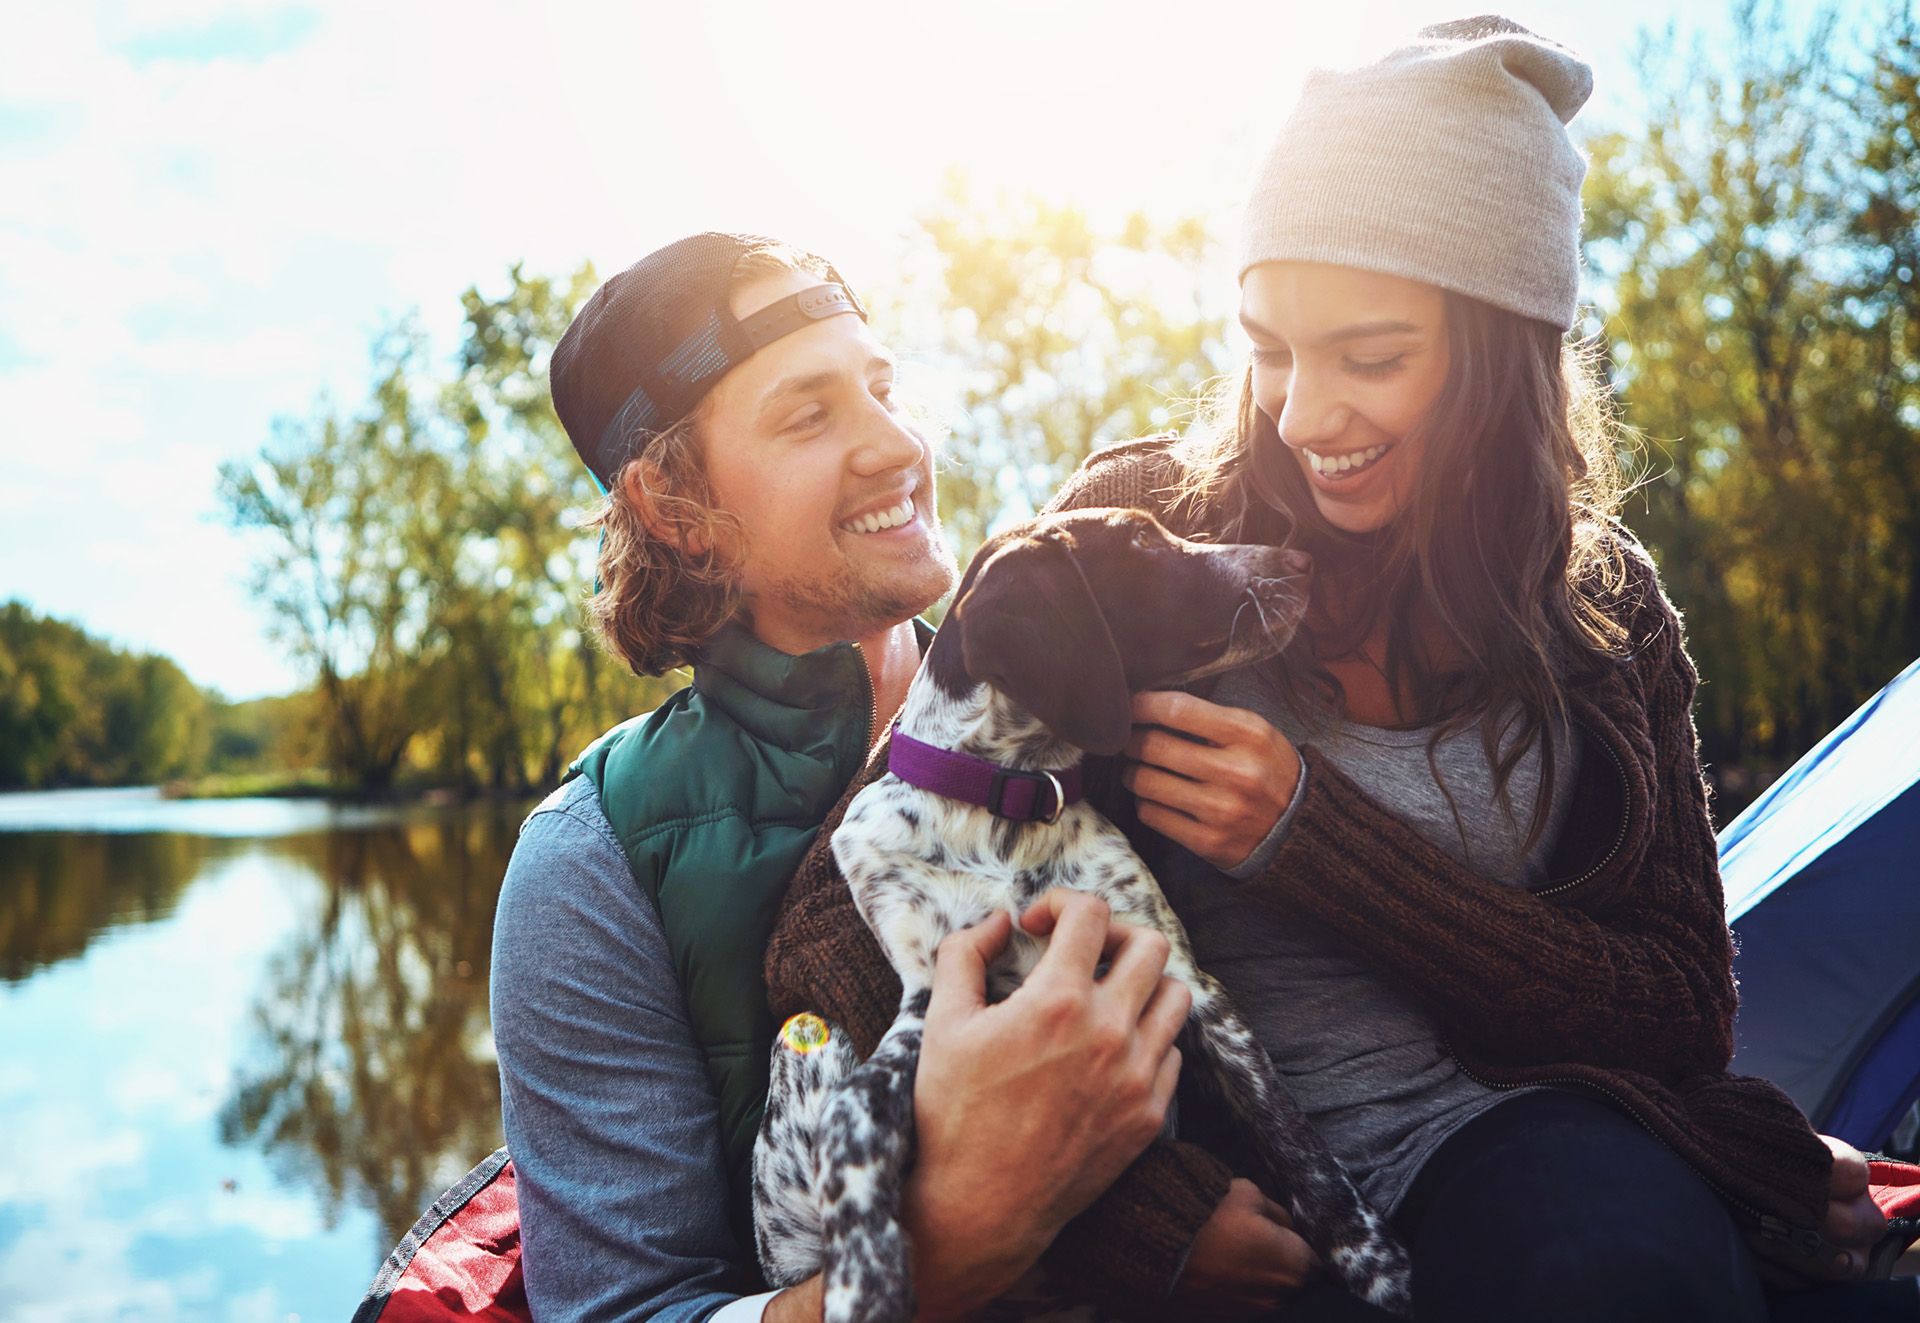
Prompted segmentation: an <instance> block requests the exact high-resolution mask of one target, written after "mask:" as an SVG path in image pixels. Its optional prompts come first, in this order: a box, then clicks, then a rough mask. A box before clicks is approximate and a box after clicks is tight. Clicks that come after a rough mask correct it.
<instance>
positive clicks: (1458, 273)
mask: <svg viewBox="0 0 1920 1323" xmlns="http://www.w3.org/2000/svg"><path fill="white" fill-rule="evenodd" d="M1592 91H1593V71H1592V70H1591V69H1589V68H1588V67H1587V64H1586V61H1584V60H1582V59H1581V58H1580V57H1579V56H1577V55H1575V54H1574V53H1573V52H1572V51H1570V50H1568V49H1566V47H1564V46H1559V45H1556V44H1555V43H1553V42H1551V41H1548V40H1546V39H1545V38H1543V37H1537V36H1535V35H1534V34H1533V33H1531V32H1529V31H1527V30H1526V29H1525V28H1523V27H1521V26H1520V25H1519V24H1517V23H1514V22H1512V21H1510V20H1508V19H1504V18H1499V17H1496V16H1492V15H1487V16H1483V17H1480V18H1467V19H1457V20H1455V21H1453V22H1449V23H1438V24H1435V25H1434V26H1432V27H1428V28H1423V29H1421V31H1420V34H1419V38H1418V39H1417V40H1416V41H1415V42H1414V43H1413V44H1412V45H1409V46H1403V47H1401V48H1400V49H1398V50H1396V51H1394V52H1393V53H1392V54H1390V55H1388V56H1386V57H1385V58H1383V59H1381V60H1378V61H1376V62H1375V63H1372V64H1368V65H1363V66H1361V67H1360V68H1357V69H1316V70H1314V71H1313V72H1312V73H1311V74H1309V75H1308V76H1307V84H1306V88H1305V90H1304V91H1303V92H1302V93H1301V95H1300V103H1299V105H1298V106H1296V107H1295V109H1294V111H1293V114H1292V115H1290V116H1289V117H1288V119H1287V123H1286V127H1285V128H1283V129H1281V131H1280V139H1279V141H1278V142H1276V143H1274V145H1273V150H1272V151H1271V152H1270V153H1269V154H1268V156H1267V160H1266V164H1265V165H1264V166H1262V167H1261V170H1260V175H1259V179H1258V181H1257V182H1256V183H1255V184H1254V188H1253V196H1252V197H1251V198H1250V199H1249V200H1248V202H1247V211H1246V226H1245V232H1244V236H1243V241H1242V245H1241V250H1240V275H1241V276H1242V278H1244V277H1245V276H1246V273H1247V268H1248V267H1251V266H1253V265H1255V264H1256V263H1260V262H1280V261H1300V262H1326V263H1330V264H1334V265H1338V266H1353V267H1360V268H1361V269H1363V270H1367V271H1381V272H1385V273H1386V274H1388V275H1395V276H1405V277H1407V278H1409V279H1412V280H1419V281H1424V282H1426V283H1427V284H1430V285H1438V286H1440V287H1441V288H1442V289H1450V290H1453V291H1455V292H1457V293H1460V294H1467V295H1470V296H1472V297H1473V298H1476V299H1480V300H1482V301H1484V302H1487V303H1491V304H1494V305H1496V306H1498V307H1502V308H1507V309H1510V310H1511V311H1513V312H1517V313H1521V314H1523V315H1525V316H1528V317H1535V318H1538V319H1539V320H1541V321H1544V322H1551V323H1553V324H1554V325H1555V326H1558V327H1560V328H1561V329H1562V330H1567V329H1570V328H1571V327H1572V326H1573V320H1574V305H1575V302H1576V300H1577V297H1578V291H1579V280H1580V183H1581V180H1583V179H1584V178H1585V177H1586V173H1587V162H1586V158H1585V157H1583V156H1582V155H1581V153H1580V152H1579V151H1578V150H1577V149H1576V148H1575V147H1574V145H1573V143H1572V142H1571V141H1570V140H1569V139H1568V137H1567V130H1566V124H1567V121H1569V120H1571V119H1572V118H1573V116H1574V112H1575V111H1577V110H1579V109H1580V107H1581V106H1582V105H1583V104H1585V102H1586V100H1587V97H1588V95H1589V94H1590V93H1591V92H1592Z"/></svg>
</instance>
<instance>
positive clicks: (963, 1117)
mask: <svg viewBox="0 0 1920 1323" xmlns="http://www.w3.org/2000/svg"><path fill="white" fill-rule="evenodd" d="M1020 923H1021V926H1022V927H1023V928H1024V929H1026V931H1028V932H1029V933H1032V934H1033V935H1035V936H1046V935H1048V934H1051V936H1052V940H1051V942H1050V943H1049V945H1048V947H1047V950H1046V954H1045V955H1044V956H1042V957H1041V960H1040V963H1039V964H1038V965H1037V966H1036V967H1035V968H1034V970H1033V972H1032V974H1030V975H1029V976H1028V978H1027V981H1026V982H1025V983H1024V984H1023V985H1022V986H1021V987H1020V988H1019V989H1017V990H1016V991H1015V992H1014V993H1013V995H1012V996H1010V997H1008V998H1007V999H1006V1000H1005V1001H1003V1002H1000V1003H998V1004H997V1005H991V1006H990V1005H988V1004H987V1000H986V969H987V965H988V963H989V962H991V961H992V960H993V959H994V957H995V956H997V955H999V954H1000V952H1001V951H1002V950H1004V949H1005V947H1006V945H1007V942H1008V940H1009V938H1010V936H1011V933H1012V921H1011V919H1010V918H1009V917H1008V916H1007V915H1005V914H998V915H995V916H994V917H993V918H991V919H989V920H988V921H987V922H985V923H982V924H980V925H979V926H978V927H975V928H969V929H964V930H962V931H960V932H956V933H953V934H951V935H950V936H948V937H947V938H946V940H944V941H943V942H941V943H940V950H939V957H938V959H937V961H936V963H935V967H934V984H933V996H932V1000H931V1002H930V1004H929V1005H928V1007H927V1018H926V1037H925V1039H924V1042H923V1046H922V1049H921V1055H920V1067H919V1074H918V1076H917V1077H916V1079H915V1083H914V1092H913V1101H914V1125H915V1127H916V1131H917V1133H916V1141H917V1144H918V1148H919V1156H918V1159H917V1161H916V1163H915V1166H914V1171H913V1175H912V1176H911V1177H910V1178H909V1180H908V1184H907V1190H906V1195H905V1200H904V1205H905V1206H904V1209H903V1212H904V1214H905V1217H904V1221H905V1223H906V1225H907V1228H908V1231H909V1234H910V1235H911V1236H912V1238H913V1245H914V1280H915V1283H916V1285H917V1288H918V1293H919V1296H920V1302H921V1315H922V1317H926V1316H929V1315H939V1316H952V1315H959V1314H963V1313H966V1312H968V1311H970V1310H972V1309H976V1308H978V1307H979V1306H981V1305H983V1304H985V1303H987V1302H988V1301H989V1300H991V1299H993V1298H994V1297H995V1296H997V1295H999V1294H1000V1293H1001V1292H1002V1291H1004V1290H1005V1289H1006V1288H1007V1287H1009V1286H1011V1285H1012V1284H1013V1282H1014V1281H1015V1280H1016V1279H1017V1278H1018V1277H1019V1276H1020V1275H1021V1274H1022V1273H1023V1272H1025V1271H1026V1270H1027V1269H1028V1268H1029V1267H1031V1266H1032V1265H1033V1263H1034V1262H1035V1261H1036V1260H1037V1259H1038V1258H1039V1256H1040V1252H1041V1251H1042V1250H1044V1249H1045V1248H1046V1247H1047V1246H1048V1245H1049V1244H1051V1243H1052V1241H1053V1238H1054V1236H1055V1235H1057V1234H1058V1233H1059V1231H1060V1229H1061V1227H1063V1226H1065V1225H1066V1223H1067V1222H1068V1221H1069V1220H1070V1219H1071V1218H1073V1217H1074V1216H1075V1215H1076V1214H1078V1213H1079V1212H1081V1211H1082V1210H1083V1209H1085V1208H1086V1207H1087V1205H1089V1204H1091V1203H1092V1202H1093V1201H1094V1199H1096V1198H1097V1197H1099V1195H1100V1194H1101V1192H1102V1191H1104V1190H1105V1189H1106V1188H1107V1187H1108V1186H1109V1185H1111V1184H1112V1183H1113V1182H1114V1181H1115V1180H1116V1179H1117V1178H1118V1177H1119V1175H1120V1173H1121V1172H1123V1171H1125V1170H1126V1168H1127V1166H1128V1164H1129V1163H1131V1162H1132V1161H1133V1160H1134V1158H1136V1157H1138V1156H1139V1155H1140V1153H1141V1152H1142V1150H1144V1149H1145V1148H1146V1147H1147V1145H1148V1144H1150V1143H1151V1142H1153V1139H1154V1137H1155V1136H1156V1135H1158V1134H1159V1133H1160V1127H1161V1123H1162V1122H1163V1121H1164V1120H1165V1118H1166V1111H1167V1105H1168V1103H1169V1101H1170V1100H1171V1099H1172V1097H1173V1090H1174V1085H1175V1083H1176V1082H1177V1080H1178V1078H1179V1073H1180V1053H1179V1052H1178V1051H1177V1050H1176V1049H1175V1048H1174V1046H1173V1040H1174V1038H1175V1037H1176V1036H1177V1035H1178V1034H1179V1032H1180V1029H1181V1026H1183V1025H1184V1024H1185V1023H1186V1019H1187V1012H1188V1009H1189V1007H1190V1006H1191V1004H1192V993H1191V992H1189V991H1188V989H1187V987H1186V985H1185V984H1183V983H1180V982H1177V981H1176V980H1174V979H1171V978H1167V977H1165V972H1164V971H1165V968H1166V961H1167V953H1168V948H1167V940H1166V938H1164V937H1162V936H1161V935H1160V934H1159V933H1156V932H1150V931H1148V930H1146V929H1143V928H1136V927H1134V926H1133V925H1132V924H1127V923H1120V922H1117V921H1115V920H1113V919H1112V917H1111V915H1110V913H1109V911H1108V909H1107V906H1106V904H1105V902H1103V901H1101V900H1100V899H1099V898H1098V897H1095V896H1090V895H1087V894H1085V893H1083V892H1072V891H1051V892H1048V893H1047V894H1046V895H1044V896H1042V897H1041V898H1040V899H1039V900H1038V901H1037V902H1036V903H1035V904H1034V905H1033V907H1032V908H1031V909H1029V910H1028V911H1027V912H1026V914H1025V915H1023V916H1022V917H1021V920H1020ZM1102 964H1105V965H1106V966H1107V972H1106V974H1105V975H1104V976H1102V977H1096V971H1097V970H1098V969H1099V967H1100V966H1101V965H1102Z"/></svg>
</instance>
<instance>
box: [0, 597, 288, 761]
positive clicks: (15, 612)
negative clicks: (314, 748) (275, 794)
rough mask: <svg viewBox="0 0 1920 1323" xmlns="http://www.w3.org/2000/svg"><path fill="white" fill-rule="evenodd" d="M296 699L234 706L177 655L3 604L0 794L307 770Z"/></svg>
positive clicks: (0, 627)
mask: <svg viewBox="0 0 1920 1323" xmlns="http://www.w3.org/2000/svg"><path fill="white" fill-rule="evenodd" d="M310 724H311V723H310V714H309V711H308V706H307V705H306V704H305V703H304V702H303V701H302V699H301V698H300V697H299V696H294V697H289V698H266V699H255V700H252V701H249V702H244V703H232V702H228V701H227V700H226V699H224V698H222V697H221V696H220V695H219V694H217V693H210V692H208V691H206V690H203V689H200V688H199V687H198V686H196V685H195V684H194V683H193V681H192V680H190V679H188V678H187V675H186V673H185V672H184V671H182V670H181V669H180V667H179V666H178V665H176V664H175V663H174V662H173V661H172V660H170V659H169V658H166V657H161V656H156V655H154V654H152V653H146V652H136V651H130V650H127V649H124V648H119V647H116V646H114V645H113V644H111V643H109V642H107V641H106V640H104V639H99V638H96V637H94V636H93V635H91V634H89V633H87V632H86V631H85V630H84V629H81V628H80V627H79V626H78V625H72V624H69V623H67V622H66V621H63V620H55V619H52V618H50V617H47V616H42V615H40V614H38V613H37V612H35V611H33V610H32V609H30V608H29V607H28V606H27V605H26V604H25V603H24V602H17V601H15V602H7V603H5V604H3V605H0V789H10V790H40V789H47V788H52V787H60V786H105V785H140V784H151V783H153V782H164V781H171V780H176V779H181V778H195V777H204V776H208V775H226V776H236V777H246V776H250V775H261V774H267V773H285V772H287V771H290V770H298V769H300V768H303V767H306V766H308V765H309V764H310V763H311V762H312V761H313V759H312V758H311V757H310V756H309V753H308V748H309V745H310V739H309V736H308V728H309V727H310Z"/></svg>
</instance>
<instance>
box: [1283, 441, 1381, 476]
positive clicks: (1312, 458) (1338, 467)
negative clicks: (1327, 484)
mask: <svg viewBox="0 0 1920 1323" xmlns="http://www.w3.org/2000/svg"><path fill="white" fill-rule="evenodd" d="M1300 449H1301V450H1302V451H1303V452H1305V454H1306V457H1307V463H1309V464H1311V465H1313V469H1314V472H1316V473H1320V474H1324V475H1325V476H1327V477H1329V478H1333V477H1338V476H1339V475H1340V474H1342V473H1357V472H1358V471H1359V470H1361V469H1364V468H1367V467H1369V466H1370V465H1372V464H1373V462H1374V461H1375V460H1377V459H1379V458H1380V457H1381V456H1382V455H1384V454H1386V453H1387V452H1388V451H1389V450H1392V449H1393V446H1392V445H1391V444H1388V445H1384V446H1368V447H1367V448H1366V449H1365V450H1356V451H1352V452H1350V453H1348V454H1345V455H1321V454H1317V453H1315V452H1314V451H1311V450H1308V449H1307V448H1306V447H1305V446H1302V447H1300Z"/></svg>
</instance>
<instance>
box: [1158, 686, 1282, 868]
mask: <svg viewBox="0 0 1920 1323" xmlns="http://www.w3.org/2000/svg"><path fill="white" fill-rule="evenodd" d="M1126 757H1127V768H1126V771H1125V772H1124V773H1123V774H1122V777H1121V781H1122V784H1124V785H1125V786H1126V787H1127V789H1129V790H1131V791H1132V792H1133V793H1134V795H1135V796H1137V797H1138V799H1139V808H1140V821H1141V822H1142V823H1144V824H1145V825H1146V826H1148V827H1151V828H1153V829H1154V830H1155V831H1157V832H1159V833H1160V834H1161V835H1162V836H1166V837H1168V838H1170V839H1172V840H1174V841H1177V842H1179V843H1180V844H1181V845H1184V846H1186V847H1187V848H1188V849H1189V850H1191V851H1193V852H1194V853H1195V854H1197V855H1199V856H1200V857H1201V858H1202V859H1204V860H1206V861H1207V862H1208V863H1210V864H1212V865H1213V866H1214V867H1215V868H1232V867H1234V866H1235V865H1236V864H1239V863H1240V862H1242V861H1243V860H1245V859H1246V857H1247V856H1248V855H1250V854H1252V853H1253V850H1254V847H1255V846H1257V845H1259V844H1260V842H1262V841H1264V840H1266V839H1267V834H1268V833H1269V832H1271V831H1272V830H1273V826H1274V824H1275V823H1277V822H1279V821H1280V815H1281V814H1282V813H1285V812H1286V811H1287V805H1288V804H1290V803H1292V802H1293V792H1294V791H1295V789H1297V788H1298V787H1299V785H1300V755H1299V754H1298V753H1296V752H1295V751H1294V747H1293V745H1292V744H1290V743H1289V742H1288V741H1287V737H1286V736H1284V735H1282V734H1281V733H1280V732H1279V731H1277V730H1275V729H1274V728H1273V726H1272V725H1271V724H1270V723H1268V721H1267V720H1266V719H1265V718H1264V717H1260V716H1257V715H1256V714H1254V713H1252V712H1248V711H1245V710H1244V709H1242V708H1237V707H1222V706H1220V704H1218V703H1209V702H1207V701H1206V700H1205V699H1204V698H1195V697H1194V696H1193V695H1192V694H1183V693H1178V692H1171V691H1148V692H1146V693H1140V694H1135V695H1134V696H1133V738H1132V739H1130V740H1128V741H1127V747H1126Z"/></svg>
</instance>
